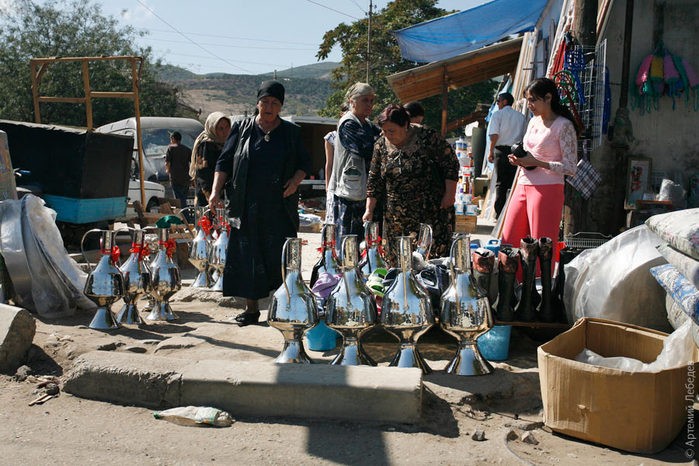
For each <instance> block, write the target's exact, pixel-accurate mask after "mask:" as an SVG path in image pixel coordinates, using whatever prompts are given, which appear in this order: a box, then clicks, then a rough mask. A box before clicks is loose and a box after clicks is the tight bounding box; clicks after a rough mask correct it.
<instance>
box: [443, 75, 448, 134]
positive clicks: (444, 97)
mask: <svg viewBox="0 0 699 466" xmlns="http://www.w3.org/2000/svg"><path fill="white" fill-rule="evenodd" d="M448 95H449V87H448V86H447V67H446V65H444V69H443V71H442V137H445V136H446V135H447V104H448V102H449V99H448Z"/></svg>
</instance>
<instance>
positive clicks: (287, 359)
mask: <svg viewBox="0 0 699 466" xmlns="http://www.w3.org/2000/svg"><path fill="white" fill-rule="evenodd" d="M305 330H306V329H305V328H303V327H296V328H294V329H292V330H283V331H281V332H282V336H283V337H284V347H283V348H282V352H281V353H279V356H277V359H275V360H274V362H276V363H284V364H285V363H294V364H314V362H313V360H312V359H311V358H310V357H309V356H308V355H307V354H306V350H305V349H304V347H303V332H304V331H305Z"/></svg>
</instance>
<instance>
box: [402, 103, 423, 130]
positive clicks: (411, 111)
mask: <svg viewBox="0 0 699 466" xmlns="http://www.w3.org/2000/svg"><path fill="white" fill-rule="evenodd" d="M404 108H405V111H406V112H408V115H410V123H415V124H418V125H421V124H422V121H423V120H424V119H425V109H424V108H423V107H422V105H421V104H420V102H417V101H413V102H408V103H407V104H405V105H404Z"/></svg>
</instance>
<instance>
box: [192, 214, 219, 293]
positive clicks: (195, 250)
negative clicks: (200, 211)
mask: <svg viewBox="0 0 699 466" xmlns="http://www.w3.org/2000/svg"><path fill="white" fill-rule="evenodd" d="M204 219H206V222H207V223H206V225H208V224H209V222H208V217H202V219H201V220H200V221H199V224H200V226H199V227H198V228H197V234H196V235H195V236H194V239H193V240H192V242H191V243H190V245H189V256H188V259H189V262H190V263H191V264H192V266H194V268H195V269H197V270H198V271H199V275H197V278H196V279H195V280H194V282H193V283H192V285H191V286H192V287H193V288H208V287H209V285H211V284H210V283H209V280H208V276H207V275H206V269H207V268H208V267H209V251H210V250H211V243H213V239H212V238H211V235H210V234H208V233H207V231H208V226H207V231H205V228H204V226H202V225H203V220H204Z"/></svg>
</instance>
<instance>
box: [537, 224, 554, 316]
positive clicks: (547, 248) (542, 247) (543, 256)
mask: <svg viewBox="0 0 699 466" xmlns="http://www.w3.org/2000/svg"><path fill="white" fill-rule="evenodd" d="M552 258H553V241H552V240H551V238H547V237H545V236H542V237H541V238H539V266H540V267H541V304H540V305H539V308H538V309H537V310H538V311H539V319H540V320H541V321H543V322H553V321H554V320H556V316H555V315H554V313H553V306H552V305H551V293H552V290H551V259H552Z"/></svg>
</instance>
